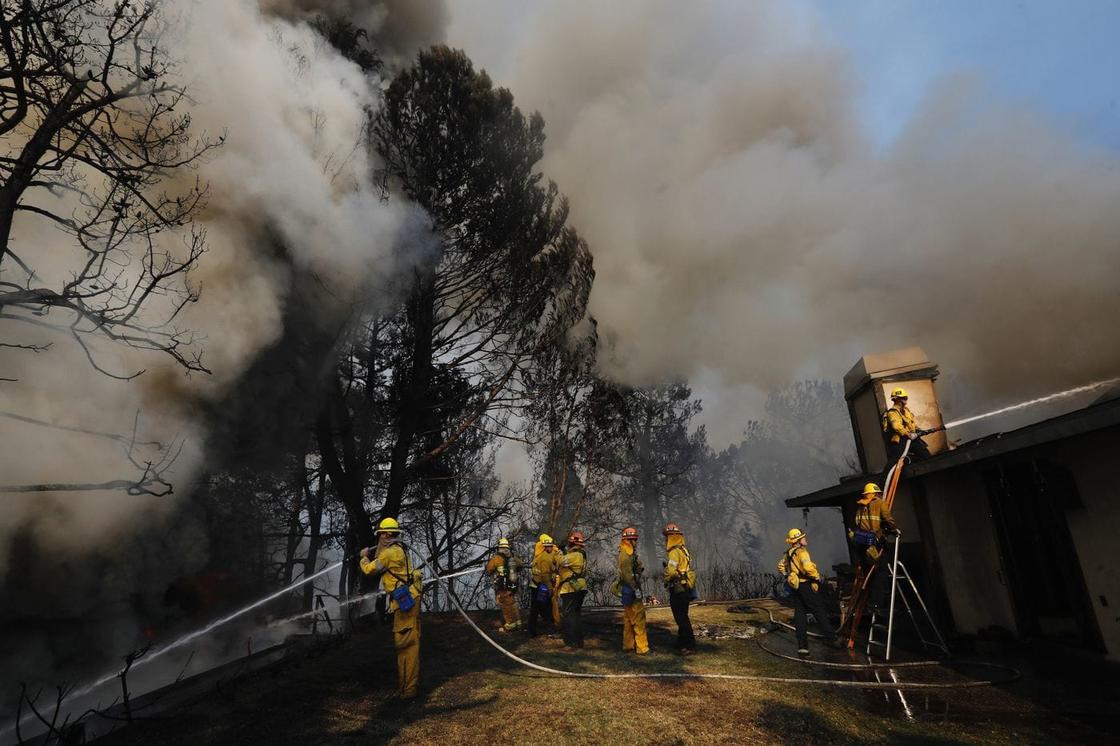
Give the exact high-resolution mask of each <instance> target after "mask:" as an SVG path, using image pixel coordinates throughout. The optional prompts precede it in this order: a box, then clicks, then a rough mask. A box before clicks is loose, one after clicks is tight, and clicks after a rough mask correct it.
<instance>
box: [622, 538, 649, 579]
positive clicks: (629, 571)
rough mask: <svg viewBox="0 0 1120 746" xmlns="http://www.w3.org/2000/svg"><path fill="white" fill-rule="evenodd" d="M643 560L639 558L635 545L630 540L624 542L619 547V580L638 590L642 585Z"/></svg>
mask: <svg viewBox="0 0 1120 746" xmlns="http://www.w3.org/2000/svg"><path fill="white" fill-rule="evenodd" d="M642 570H643V568H642V562H641V560H639V559H638V555H637V553H636V552H635V551H634V547H632V546H630V544H629V542H625V541H624V542H622V545H621V546H619V548H618V582H619V583H621V584H622V585H626V586H629V587H630V588H633V589H634V590H638V588H639V587H640V586H641V575H642Z"/></svg>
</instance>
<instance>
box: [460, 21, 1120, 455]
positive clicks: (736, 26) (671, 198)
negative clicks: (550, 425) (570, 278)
mask: <svg viewBox="0 0 1120 746" xmlns="http://www.w3.org/2000/svg"><path fill="white" fill-rule="evenodd" d="M452 10H453V18H452V26H451V28H450V30H449V32H448V41H449V43H450V44H452V45H455V46H462V47H463V48H464V49H465V50H466V52H467V53H468V54H469V55H471V56H472V57H473V58H474V59H475V61H476V63H477V64H478V65H479V66H482V67H485V68H487V70H488V71H489V72H490V73H491V74H492V75H494V77H495V79H496V80H497V81H498V82H499V83H500V84H502V85H506V86H508V87H509V88H510V89H511V90H512V91H514V92H515V94H516V96H517V99H518V103H519V105H520V106H521V107H522V108H523V109H526V110H531V109H539V110H540V111H541V113H542V114H543V115H544V118H545V121H546V123H547V131H548V135H549V140H548V142H547V144H546V158H545V162H544V164H543V169H544V171H545V172H546V173H548V174H549V176H550V177H551V178H554V179H555V180H556V181H557V182H558V184H559V185H560V187H561V189H562V190H563V191H564V192H565V193H566V194H568V195H569V196H570V198H571V202H572V214H573V222H574V223H575V224H576V225H578V226H579V227H580V230H581V231H582V232H583V233H584V234H585V235H586V237H587V238H588V240H589V242H590V244H591V246H592V247H593V250H594V252H595V266H596V283H595V288H594V292H593V296H592V304H591V305H592V308H591V310H592V312H593V313H594V314H595V316H596V317H597V318H598V320H599V322H600V327H599V328H600V332H601V334H602V335H603V337H604V340H605V342H606V345H605V347H606V349H605V350H604V353H605V354H604V359H603V360H602V365H603V369H604V372H605V373H607V374H609V375H611V376H614V377H617V378H619V379H622V380H624V381H626V382H629V383H637V384H641V383H647V382H650V381H658V380H666V379H669V378H674V377H680V376H684V377H690V378H692V379H694V380H697V381H700V382H701V388H702V389H703V390H704V391H705V393H709V394H712V395H715V396H716V397H719V396H720V391H722V392H723V401H722V402H720V403H717V404H716V405H715V406H711V404H712V402H711V401H710V400H709V406H707V407H706V414H705V417H706V418H707V419H708V424H709V431H710V432H713V431H718V432H720V433H723V434H725V435H726V436H733V435H734V434H735V432H736V431H741V427H742V424H743V421H742V419H735V420H734V421H724V420H729V419H731V418H741V417H742V416H743V415H744V414H745V413H744V412H743V408H742V406H741V405H740V404H739V401H738V400H739V399H740V395H741V394H746V395H747V397H746V400H747V401H749V402H750V404H751V406H752V407H753V406H755V405H757V403H758V402H759V400H760V399H759V397H758V395H757V392H758V391H759V390H762V391H766V390H771V389H773V388H774V387H776V386H780V385H782V384H784V383H786V382H788V381H790V380H792V379H795V378H800V377H804V376H821V377H825V378H827V379H829V380H832V381H838V380H839V379H840V377H841V376H842V375H843V373H844V372H845V371H846V370H847V369H848V367H849V366H850V365H851V364H852V363H854V362H855V360H856V359H857V358H858V357H859V356H860V355H862V354H865V353H868V352H879V351H885V350H889V349H894V348H898V347H904V346H910V345H914V344H917V345H921V346H922V347H924V348H925V349H926V351H927V352H928V353H929V354H930V355H931V357H933V359H934V360H935V361H937V362H938V363H940V364H941V365H942V368H943V369H944V370H947V371H952V372H954V373H956V374H958V375H959V376H960V378H961V379H963V380H965V381H968V382H969V383H970V385H971V386H974V387H975V389H976V394H977V395H978V396H980V397H990V396H993V395H995V394H999V395H1001V396H1015V395H1021V396H1026V395H1032V394H1038V393H1046V392H1048V391H1052V390H1055V389H1058V388H1061V387H1063V386H1066V385H1075V384H1079V383H1085V382H1088V381H1093V380H1098V379H1101V378H1107V377H1110V376H1112V375H1115V374H1116V372H1117V370H1120V346H1117V345H1116V344H1115V340H1116V333H1115V331H1114V328H1113V327H1114V321H1113V319H1115V318H1116V317H1117V315H1118V314H1120V293H1117V292H1116V289H1115V279H1116V277H1118V276H1120V248H1118V243H1117V238H1118V236H1120V211H1117V209H1116V205H1117V204H1118V199H1120V157H1118V155H1117V154H1116V153H1115V152H1112V151H1108V150H1105V149H1103V148H1099V147H1095V146H1093V145H1088V144H1085V143H1081V142H1077V141H1075V140H1074V139H1073V138H1072V137H1070V136H1067V135H1066V134H1064V133H1063V132H1061V131H1059V130H1058V129H1056V128H1055V127H1054V126H1052V125H1051V124H1049V123H1048V122H1047V121H1046V119H1045V118H1044V117H1042V116H1040V115H1038V114H1036V113H1032V112H1031V111H1027V110H1023V109H1022V108H1015V107H1012V106H1010V105H1005V104H1003V103H1001V102H1000V101H999V100H998V99H997V98H995V97H993V96H992V95H991V94H990V92H989V91H988V90H986V88H985V87H984V85H983V81H981V80H977V79H974V78H970V77H968V76H967V75H966V74H962V75H959V76H955V77H950V78H948V79H945V80H943V81H941V83H940V85H939V86H938V87H937V88H936V90H934V91H933V92H932V93H930V94H929V96H928V97H927V100H926V101H925V102H924V106H922V107H921V109H920V111H919V112H918V113H917V114H916V115H915V116H914V117H913V119H912V121H910V122H909V125H908V127H907V128H906V130H905V131H904V132H903V133H902V135H901V136H900V137H899V138H898V139H897V141H895V142H894V143H892V144H891V145H890V146H889V149H888V150H887V151H886V152H882V153H880V152H876V151H875V149H874V148H873V147H872V146H871V144H870V143H869V138H868V136H867V134H866V133H865V131H864V130H863V127H862V126H861V124H860V121H859V117H858V113H857V110H856V96H857V93H858V86H859V81H858V80H857V79H856V76H855V72H854V67H853V64H852V62H851V60H850V59H849V56H848V54H847V53H846V52H845V51H844V50H842V49H840V48H839V47H838V46H836V45H835V44H834V43H833V42H832V41H830V40H829V38H828V37H827V34H826V32H825V31H824V30H823V29H822V27H821V25H820V23H819V20H818V19H817V18H816V17H815V14H814V12H813V11H812V10H810V9H807V8H806V7H802V6H800V5H797V4H789V3H776V2H762V3H716V2H710V3H692V4H689V5H688V6H687V7H684V6H682V5H681V4H679V3H671V2H625V1H624V2H613V3H580V2H577V3H572V2H560V1H556V2H539V3H533V4H522V3H507V4H505V5H504V6H503V7H502V8H500V9H499V8H495V7H494V6H493V5H492V6H490V13H488V14H487V15H486V17H485V18H480V17H479V16H480V15H481V14H475V13H473V12H466V11H464V12H462V13H459V12H457V10H458V9H457V8H455V7H453V8H452ZM507 11H508V13H507ZM493 17H499V18H502V17H505V18H508V19H512V20H509V21H507V22H506V23H494V22H492V21H491V19H492V18H493ZM756 411H757V410H756Z"/></svg>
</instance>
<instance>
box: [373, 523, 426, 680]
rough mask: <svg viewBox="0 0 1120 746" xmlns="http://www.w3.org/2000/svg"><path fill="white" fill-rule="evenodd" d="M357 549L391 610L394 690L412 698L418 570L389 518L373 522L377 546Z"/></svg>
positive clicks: (416, 670) (417, 637) (415, 672)
mask: <svg viewBox="0 0 1120 746" xmlns="http://www.w3.org/2000/svg"><path fill="white" fill-rule="evenodd" d="M371 552H374V550H373V549H372V548H371V547H366V548H365V549H363V550H362V551H361V553H360V554H361V559H359V560H358V566H359V567H360V568H361V570H362V572H363V573H365V574H366V575H373V576H374V578H375V579H377V578H380V579H381V587H382V589H383V590H384V591H385V593H386V594H387V595H388V597H389V611H391V612H392V614H393V646H394V647H395V648H396V650H397V691H398V694H399V695H400V698H401V699H404V700H409V699H415V698H416V689H417V687H418V686H419V684H420V593H421V591H422V589H423V584H422V582H423V581H422V580H421V575H420V571H419V570H415V569H413V567H412V561H411V560H410V559H409V557H408V547H407V546H405V544H404V542H403V541H401V527H400V525H399V524H398V523H397V521H396V520H395V519H393V518H383V519H382V520H381V523H379V524H377V548H376V553H375V555H374V557H373V559H370V554H371Z"/></svg>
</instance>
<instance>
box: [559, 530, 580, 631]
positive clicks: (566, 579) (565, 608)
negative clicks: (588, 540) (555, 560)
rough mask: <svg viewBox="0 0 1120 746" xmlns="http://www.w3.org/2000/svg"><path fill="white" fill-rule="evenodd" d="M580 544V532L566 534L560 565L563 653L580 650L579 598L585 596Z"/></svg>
mask: <svg viewBox="0 0 1120 746" xmlns="http://www.w3.org/2000/svg"><path fill="white" fill-rule="evenodd" d="M583 544H584V542H583V532H581V531H573V532H572V533H571V534H569V535H568V551H567V552H566V553H565V554H564V559H563V561H562V562H561V563H560V590H559V595H560V623H561V629H562V631H563V634H564V648H565V649H566V650H574V649H576V648H582V647H583V599H584V596H586V595H587V579H586V578H585V577H584V570H585V568H586V567H587V556H586V554H584V548H583Z"/></svg>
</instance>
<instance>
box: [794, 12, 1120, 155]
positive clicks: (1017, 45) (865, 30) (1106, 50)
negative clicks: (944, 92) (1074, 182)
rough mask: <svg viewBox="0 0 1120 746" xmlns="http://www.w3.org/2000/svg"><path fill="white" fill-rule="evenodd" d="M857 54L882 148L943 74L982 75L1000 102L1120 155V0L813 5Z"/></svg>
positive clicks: (863, 107) (866, 107)
mask: <svg viewBox="0 0 1120 746" xmlns="http://www.w3.org/2000/svg"><path fill="white" fill-rule="evenodd" d="M813 4H814V5H815V6H816V7H817V9H818V11H819V13H820V15H821V18H822V19H823V21H824V24H825V26H826V28H827V30H828V32H829V33H830V34H831V35H832V36H833V37H834V38H835V39H836V41H837V42H838V43H839V44H840V45H841V46H843V47H845V48H847V49H849V50H851V52H852V54H853V57H854V62H855V65H856V70H857V73H858V76H859V79H860V85H861V86H862V91H861V95H860V101H859V106H860V111H861V112H862V115H863V117H864V120H865V122H866V124H867V126H868V128H869V129H870V131H871V133H872V134H873V136H874V137H875V139H876V141H877V143H878V144H879V145H880V146H885V145H888V144H889V143H890V142H891V140H892V139H893V138H894V136H895V135H897V134H898V132H899V131H900V130H901V129H902V127H904V126H905V124H906V122H907V121H908V120H909V118H910V117H911V115H912V114H913V113H914V110H915V108H916V107H918V106H919V105H920V103H921V101H922V100H923V98H924V96H925V94H926V93H927V92H928V91H929V88H930V85H931V84H933V83H935V82H936V81H937V80H938V79H940V78H941V77H942V76H944V75H947V74H953V73H958V72H966V73H971V74H974V75H978V76H979V77H980V79H981V80H982V81H984V82H985V83H986V84H987V85H988V86H989V90H990V91H991V93H992V94H993V95H994V96H997V97H999V98H1000V99H1003V100H1004V101H1010V102H1012V103H1019V104H1021V105H1024V106H1025V107H1028V108H1031V109H1034V110H1036V111H1041V112H1043V113H1044V114H1045V115H1047V116H1049V117H1050V118H1051V119H1052V120H1053V121H1055V122H1056V123H1057V125H1058V126H1059V128H1060V129H1062V130H1065V131H1067V132H1070V133H1071V134H1073V135H1074V136H1076V137H1078V138H1080V139H1085V140H1088V141H1091V142H1096V143H1100V144H1104V145H1107V146H1109V147H1110V148H1113V149H1117V150H1120V45H1118V44H1117V39H1116V31H1117V29H1118V28H1120V2H1107V1H1106V0H1069V1H1067V2H1038V1H1035V2H1031V1H1030V0H973V1H972V2H966V1H964V0H925V1H923V0H813Z"/></svg>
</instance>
